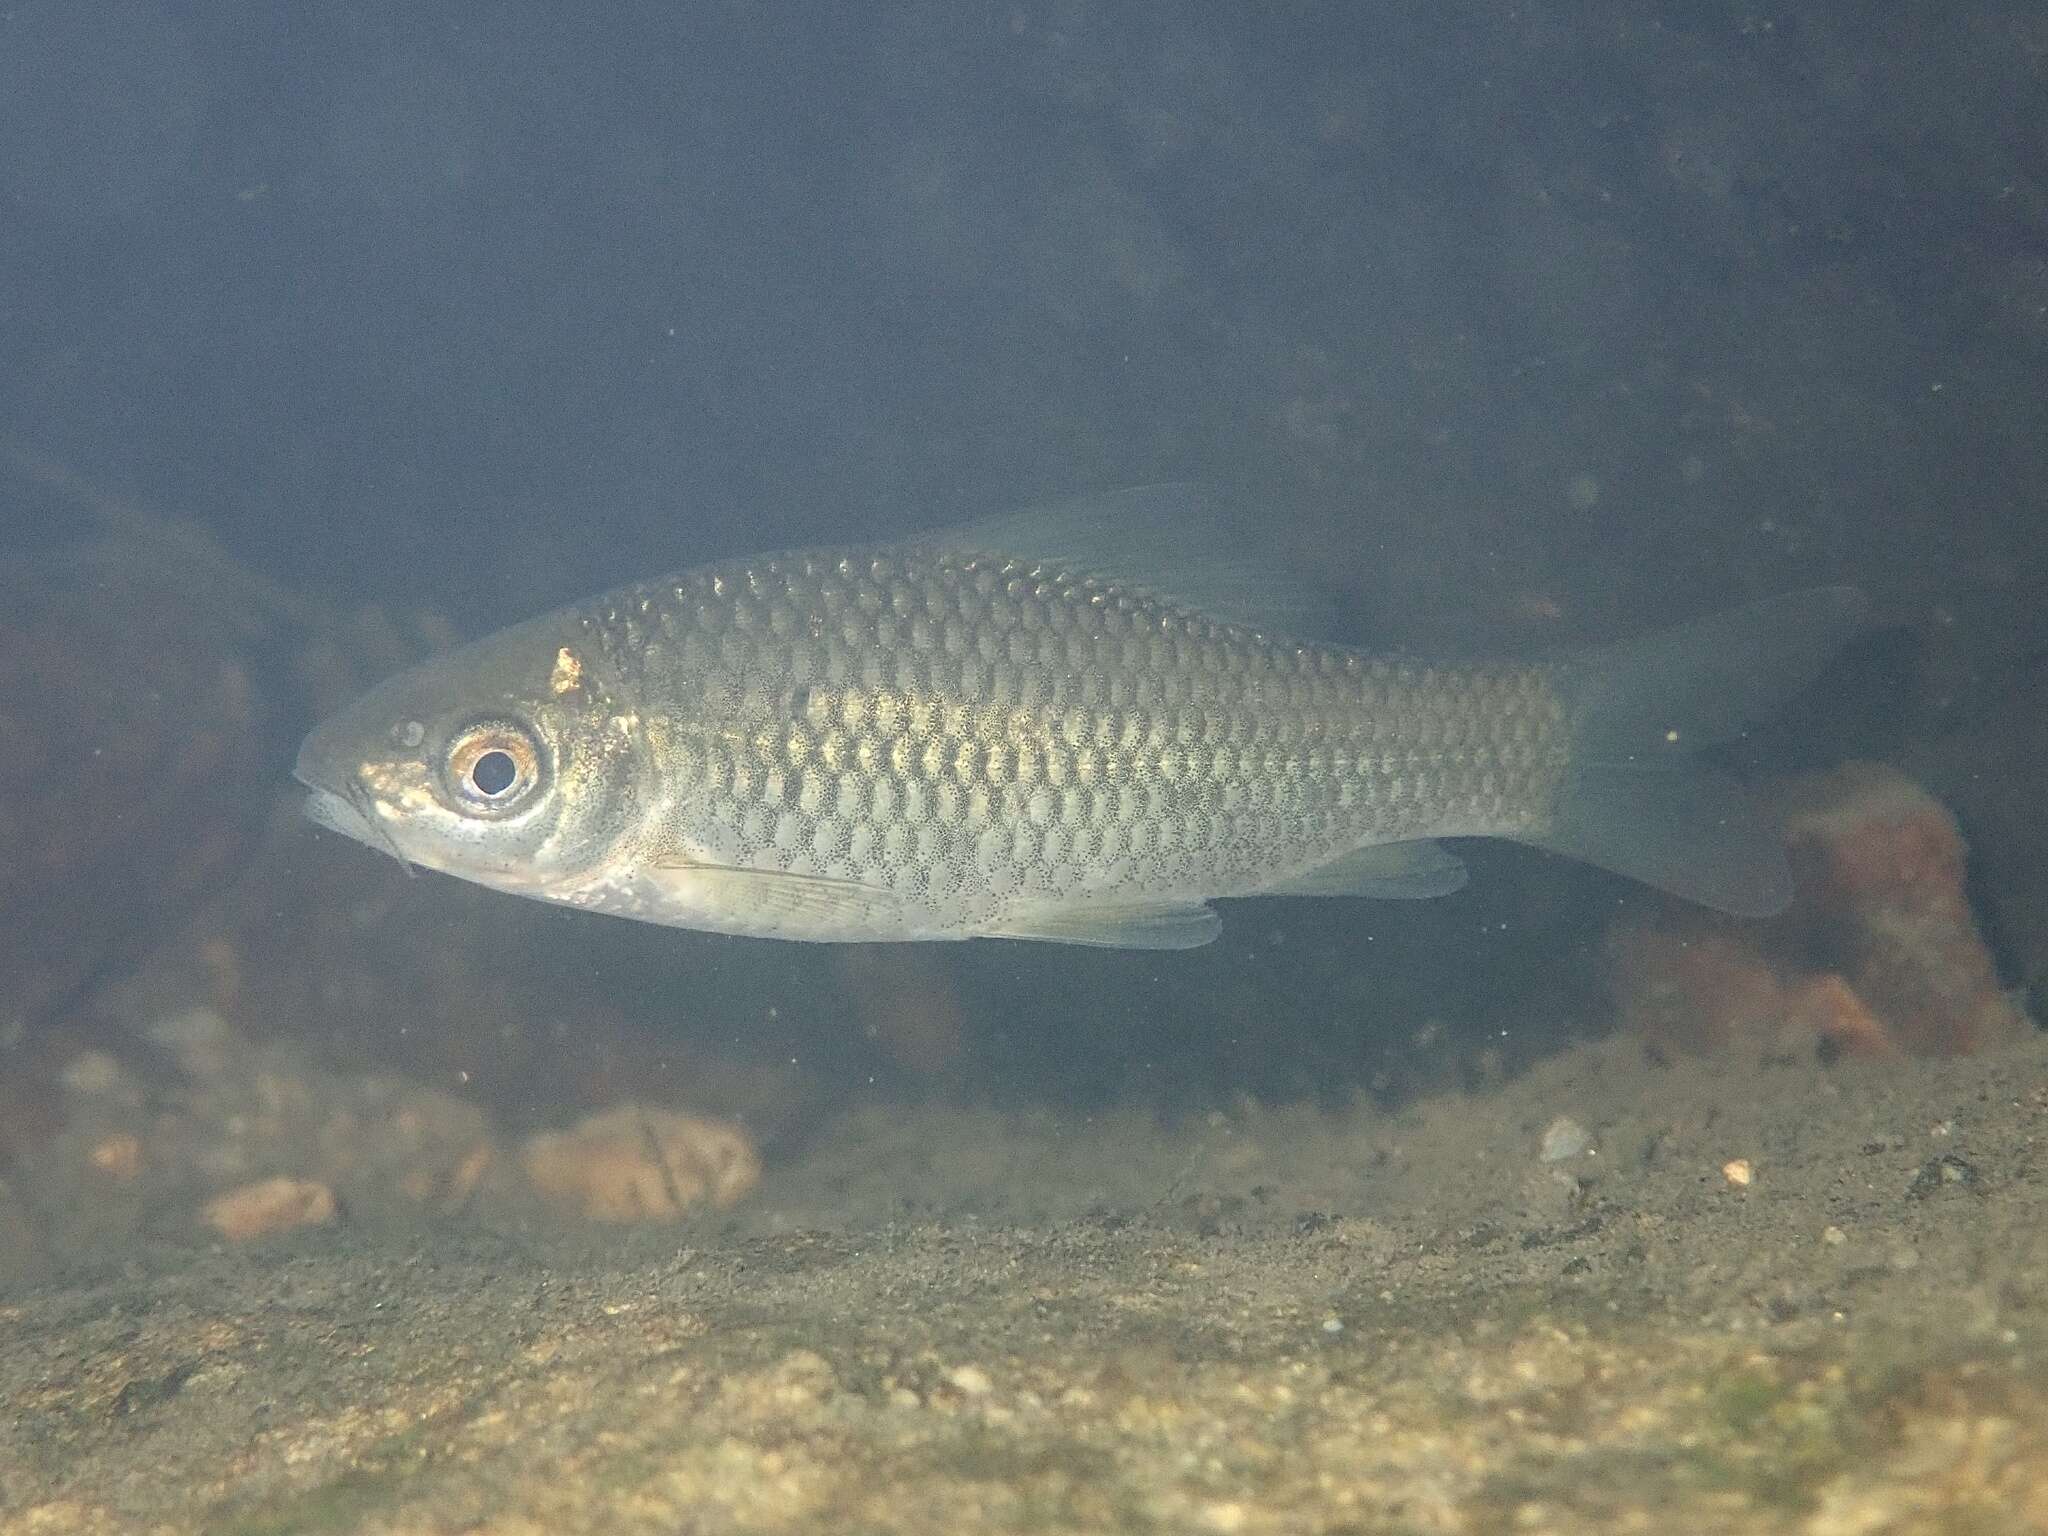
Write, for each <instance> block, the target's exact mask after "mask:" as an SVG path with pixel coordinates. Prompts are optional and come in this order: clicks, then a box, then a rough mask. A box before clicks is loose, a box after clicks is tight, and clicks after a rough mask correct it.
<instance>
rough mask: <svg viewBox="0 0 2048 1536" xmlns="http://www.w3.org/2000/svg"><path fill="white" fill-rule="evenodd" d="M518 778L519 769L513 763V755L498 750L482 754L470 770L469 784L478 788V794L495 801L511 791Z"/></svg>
mask: <svg viewBox="0 0 2048 1536" xmlns="http://www.w3.org/2000/svg"><path fill="white" fill-rule="evenodd" d="M518 777H519V767H518V765H517V764H516V763H514V762H513V761H512V754H511V753H509V752H500V751H496V750H493V751H490V752H485V753H483V754H481V755H480V756H479V757H478V758H477V760H476V761H475V762H474V763H473V764H471V765H470V770H469V782H470V783H471V784H473V785H475V786H476V792H477V793H478V794H480V795H483V796H486V797H488V798H490V799H493V800H495V799H496V798H497V797H498V796H500V795H502V794H504V793H505V791H506V790H508V789H510V788H511V787H512V785H513V783H514V781H515V780H517V779H518Z"/></svg>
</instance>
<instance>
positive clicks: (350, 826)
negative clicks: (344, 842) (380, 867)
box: [292, 773, 377, 843]
mask: <svg viewBox="0 0 2048 1536" xmlns="http://www.w3.org/2000/svg"><path fill="white" fill-rule="evenodd" d="M292 777H293V778H295V779H297V780H298V781H299V782H300V783H301V784H303V785H305V786H306V803H305V805H304V806H303V807H302V809H303V810H304V811H305V813H306V819H307V820H308V821H310V822H312V823H313V824H314V825H315V826H318V827H325V828H326V829H327V830H328V831H330V832H339V833H340V834H341V835H342V836H343V837H352V838H354V839H355V840H356V841H357V842H359V843H373V842H375V841H377V834H376V833H375V832H374V831H373V830H372V829H371V827H370V823H369V822H368V821H367V820H366V819H365V818H364V816H363V813H362V812H361V811H359V810H357V809H356V807H355V806H354V805H353V804H351V803H350V801H349V798H348V797H347V796H346V795H339V794H336V793H335V792H334V791H333V790H331V789H329V788H327V787H326V786H325V785H324V784H316V783H314V782H313V781H312V780H311V779H309V778H307V777H306V776H305V775H304V774H303V773H295V774H293V775H292Z"/></svg>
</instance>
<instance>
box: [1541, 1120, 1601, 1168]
mask: <svg viewBox="0 0 2048 1536" xmlns="http://www.w3.org/2000/svg"><path fill="white" fill-rule="evenodd" d="M1592 1150H1593V1133H1592V1132H1591V1131H1589V1130H1587V1129H1586V1128H1585V1127H1584V1126H1583V1125H1581V1124H1579V1122H1578V1121H1576V1120H1574V1119H1573V1118H1572V1117H1571V1116H1570V1115H1559V1116H1558V1117H1557V1118H1556V1119H1555V1120H1553V1121H1551V1122H1550V1124H1548V1125H1546V1126H1545V1127H1544V1128H1543V1141H1542V1144H1541V1147H1540V1149H1539V1151H1538V1156H1540V1157H1541V1158H1542V1159H1543V1161H1544V1162H1546V1163H1568V1162H1570V1161H1571V1160H1572V1159H1573V1158H1575V1157H1584V1156H1585V1155H1586V1154H1587V1153H1588V1152H1591V1151H1592Z"/></svg>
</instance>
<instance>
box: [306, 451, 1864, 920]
mask: <svg viewBox="0 0 2048 1536" xmlns="http://www.w3.org/2000/svg"><path fill="white" fill-rule="evenodd" d="M1219 505H1220V504H1219V503H1218V502H1216V501H1215V499H1214V498H1211V497H1209V496H1208V495H1206V494H1205V493H1203V492H1202V491H1200V490H1199V489H1198V488H1193V487H1187V486H1179V485H1169V486H1146V487H1141V488H1138V489H1135V490H1126V491H1120V492H1113V493H1109V494H1106V495H1093V496H1087V497H1080V498H1076V499H1073V500H1070V501H1066V502H1061V503H1057V504H1054V505H1052V506H1048V507H1041V508H1035V509H1030V510H1027V511H1025V512H1021V513H1015V514H1009V515H1005V516H999V517H995V518H989V519H984V520H981V521H979V522H974V523H969V524H966V525H964V526H961V527H957V528H953V529H949V530H942V531H938V532H933V533H928V534H923V535H917V536H912V537H910V538H907V539H902V540H898V541H894V542H889V543H878V544H874V545H869V546H864V547H853V548H844V549H832V548H818V549H800V550H795V551H791V552H787V553H780V554H771V555H763V556H758V557H754V558H748V559H738V560H729V561H724V562H718V563H713V564H709V565H704V566H701V567H698V568H695V569H691V570H686V571H683V572H681V573H679V574H676V575H673V576H668V577H664V578H662V579H659V580H654V581H647V582H640V583H636V584H632V585H628V586H624V587H621V588H618V589H616V590H614V591H611V592H608V593H606V594H604V595H602V596H599V597H596V598H592V599H590V600H588V601H585V602H580V603H575V604H572V605H570V606H568V607H565V608H562V609H559V610H557V611H556V612H553V613H550V614H546V615H543V616H541V617H538V618H533V619H529V620H526V621H524V622H521V623H516V624H513V625H512V626H511V627H509V628H506V629H503V630H500V631H499V632H497V633H495V634H492V635H489V636H487V637H485V638H483V639H480V640H477V641H474V642H472V643H470V644H469V645H467V646H464V647H462V648H461V649H458V650H455V651H452V652H449V653H447V654H444V655H442V656H439V657H437V658H434V659H430V660H428V661H426V662H424V663H422V664H421V665H419V666H417V667H415V668H413V669H412V670H410V671H407V672H404V673H401V674H399V675H398V676H396V677H393V678H390V679H388V680H386V681H385V682H383V683H381V684H379V685H378V686H376V687H375V688H373V689H372V690H371V691H370V692H369V693H367V694H366V695H365V696H364V697H362V698H361V699H359V700H357V701H356V702H355V703H354V704H352V705H350V706H348V707H346V708H345V709H343V710H342V711H341V712H340V713H339V714H337V715H336V716H335V717H333V718H332V719H329V720H327V721H326V722H324V723H322V724H320V725H319V726H318V727H317V728H315V729H314V730H313V732H312V733H311V734H310V735H309V736H308V737H307V738H306V740H305V743H304V745H303V747H302V749H301V751H300V753H299V757H298V762H297V767H296V777H297V778H298V780H299V781H300V782H301V783H302V784H303V785H304V786H305V788H306V790H307V798H306V810H307V813H308V814H309V815H310V816H311V818H312V819H313V820H314V821H315V822H317V823H319V824H320V825H322V826H325V827H327V828H329V829H331V830H333V831H335V832H339V833H342V834H345V835H347V836H349V837H352V838H355V839H356V840H358V841H360V842H363V843H365V844H367V845H369V846H371V847H373V848H377V849H380V850H382V851H383V852H385V853H388V854H390V855H392V856H394V857H396V858H397V859H399V860H400V861H401V862H402V863H404V864H406V865H407V866H408V867H411V866H419V867H422V868H425V869H429V870H435V871H440V872H443V873H446V874H449V875H453V876H457V877H460V878H462V879H465V880H469V881H473V882H476V883H479V884H482V885H485V886H489V887H493V888H495V889H497V890H500V891H505V892H511V893H514V894H517V895H521V896H526V897H530V898H535V899H539V900H543V901H548V902H555V903H559V904H562V905H565V906H569V907H574V908H580V909H584V910H587V911H593V912H603V913H610V914H614V915H618V916H622V917H626V918H632V919H637V920H640V921H643V922H650V923H660V924H667V925H670V926H674V927H681V928H690V929H700V930H708V931H712V932H720V933H729V934H747V935H755V936H761V937H770V938H779V939H791V940H809V941H838V942H867V941H885V940H953V939H969V938H1008V939H1028V940H1043V941H1050V942H1058V943H1069V944H1087V945H1098V946H1108V947H1124V948H1137V949H1185V948H1192V947H1194V946H1196V945H1200V944H1205V943H1207V942H1209V941H1210V940H1212V939H1214V938H1215V937H1216V935H1217V933H1218V931H1219V930H1220V927H1221V919H1220V918H1219V916H1218V915H1217V912H1216V909H1215V908H1214V906H1213V905H1211V903H1212V902H1214V901H1216V900H1219V899H1228V898H1235V897H1246V896H1358V897H1378V898H1395V899H1398V898H1422V897H1436V896H1443V895H1447V894H1449V893H1451V892H1453V891H1455V890H1457V889H1459V888H1460V887H1461V886H1462V885H1464V883H1465V880H1466V870H1465V865H1464V863H1463V861H1461V860H1460V859H1459V858H1458V857H1457V855H1456V854H1455V853H1454V852H1453V851H1452V850H1451V849H1449V848H1447V847H1446V846H1445V845H1444V842H1443V840H1444V839H1458V838H1504V839H1508V840H1511V841H1514V842H1517V843H1522V844H1527V845H1531V846H1534V847H1536V848H1540V849H1546V850H1549V851H1551V852H1553V853H1557V854H1562V855H1566V856H1569V857H1572V858H1575V859H1579V860H1583V861H1586V862H1588V863H1591V864H1595V865H1598V866H1601V867H1604V868H1606V869H1608V870H1612V871H1616V872H1618V873H1620V874H1622V875H1625V876H1629V877H1632V878H1633V879H1635V880H1637V881H1640V882H1643V883H1646V884H1648V885H1650V886H1654V887H1656V888H1658V889H1660V890H1663V891H1666V892H1670V893H1673V894H1675V895H1677V896H1680V897H1683V898H1686V899H1689V900H1691V901H1693V902H1697V903H1701V904H1703V905H1705V906H1708V907H1712V908H1718V909H1719V910H1721V911H1724V912H1729V913H1734V914H1738V915H1746V916H1762V915H1768V914H1771V913H1774V912H1777V911H1780V910H1782V909H1783V908H1784V907H1785V905H1786V904H1787V903H1788V902H1789V900H1790V899H1791V895H1792V881H1791V875H1790V872H1789V869H1788V866H1787V862H1786V857H1785V853H1784V850H1783V846H1782V841H1781V839H1780V838H1779V836H1778V834H1777V832H1776V831H1775V830H1774V829H1773V828H1772V827H1771V826H1770V825H1769V823H1768V822H1767V821H1766V820H1765V819H1763V818H1761V817H1760V816H1759V815H1758V814H1757V812H1756V811H1755V810H1754V809H1753V807H1752V805H1751V804H1750V802H1749V800H1748V799H1747V797H1746V796H1745V794H1744V792H1743V791H1742V789H1741V788H1740V786H1739V785H1738V784H1737V783H1736V782H1735V781H1733V780H1732V779H1731V778H1730V777H1729V776H1727V775H1726V774H1725V773H1724V772H1723V771H1722V770H1720V769H1719V768H1716V767H1714V766H1712V765H1711V764H1710V762H1709V761H1708V760H1705V759H1702V758H1701V757H1700V756H1699V755H1698V754H1699V752H1700V750H1701V749H1702V748H1706V747H1710V746H1713V745H1715V744H1717V743H1723V742H1727V741H1729V740H1731V739H1733V738H1735V737H1737V736H1739V735H1740V734H1741V733H1742V731H1743V730H1744V728H1745V727H1746V726H1748V725H1750V724H1752V723H1754V722H1756V721H1758V720H1761V719H1763V718H1765V717H1766V716H1768V715H1770V714H1771V713H1773V712H1774V711H1776V710H1777V709H1779V708H1780V707H1781V706H1782V705H1784V704H1785V703H1786V702H1787V701H1788V700H1789V699H1791V698H1792V697H1793V696H1794V695H1795V694H1797V693H1798V692H1799V691H1800V690H1801V689H1803V688H1805V687H1807V686H1808V685H1809V684H1811V683H1812V682H1813V681H1814V680H1815V679H1816V678H1817V677H1818V676H1819V674H1820V673H1821V672H1822V670H1823V669H1824V668H1825V667H1826V665H1827V664H1828V663H1829V661H1830V660H1831V659H1832V658H1833V657H1834V655H1835V654H1836V652H1837V651H1838V650H1839V649H1840V648H1841V647H1842V645H1843V644H1844V643H1845V642H1846V641H1847V640H1848V639H1849V638H1850V637H1851V636H1852V635H1853V634H1854V633H1855V632H1856V630H1857V629H1858V628H1859V627H1860V625H1861V624H1862V622H1863V614H1864V607H1865V604H1864V599H1863V597H1862V595H1861V594H1860V593H1859V592H1858V591H1857V590H1856V589H1855V588H1853V587H1846V586H1838V587H1823V588H1818V589H1812V590H1807V591H1800V592H1792V593H1785V594H1781V595H1778V596H1775V597H1767V598H1764V599H1762V600H1761V601H1758V602H1754V603H1752V604H1750V605H1749V606H1747V607H1742V608H1737V609H1735V610H1733V611H1731V612H1727V613H1722V614H1718V615H1714V616H1710V617H1707V618H1703V619H1697V620H1694V621H1692V622H1691V623H1688V624H1684V625H1681V626H1679V627H1678V628H1676V629H1672V630H1669V631H1666V632H1664V633H1662V634H1658V635H1653V636H1651V637H1649V638H1647V639H1642V640H1636V641H1632V642H1624V643H1621V644H1617V645H1611V646H1606V647H1599V648H1591V649H1586V650H1582V651H1578V652H1573V653H1568V654H1564V655H1560V656H1555V657H1549V658H1538V659H1524V660H1430V659H1423V658H1417V657H1412V656H1407V655H1400V654H1389V655H1380V654H1373V653H1369V652H1366V651H1363V650H1359V649H1355V648H1352V647H1349V646H1346V645H1343V644H1339V643H1337V642H1336V641H1335V640H1333V639H1331V638H1329V637H1328V631H1329V630H1330V629H1331V628H1332V625H1331V622H1330V604H1329V603H1328V601H1327V599H1326V598H1324V597H1323V596H1321V595H1320V594H1318V593H1317V591H1316V590H1315V588H1314V584H1313V583H1312V582H1309V581H1306V580H1304V579H1302V578H1299V577H1295V576H1290V575H1289V574H1288V573H1286V572H1284V571H1280V570H1278V569H1277V568H1275V567H1273V566H1272V565H1271V563H1270V562H1263V561H1261V560H1259V559H1257V558H1256V557H1255V556H1251V555H1248V554H1247V550H1248V549H1249V548H1250V547H1252V546H1253V545H1254V544H1255V543H1256V540H1255V539H1252V538H1249V537H1247V535H1246V534H1245V532H1244V530H1243V528H1242V526H1241V525H1235V526H1234V525H1233V524H1232V523H1231V522H1230V520H1229V519H1228V518H1227V517H1225V516H1220V515H1219V514H1218V512H1217V508H1218V506H1219Z"/></svg>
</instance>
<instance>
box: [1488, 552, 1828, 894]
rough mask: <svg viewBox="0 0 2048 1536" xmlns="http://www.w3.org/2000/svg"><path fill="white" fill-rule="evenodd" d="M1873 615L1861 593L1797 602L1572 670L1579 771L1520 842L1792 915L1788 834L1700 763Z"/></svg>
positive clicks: (1575, 767) (1793, 690) (1797, 597)
mask: <svg viewBox="0 0 2048 1536" xmlns="http://www.w3.org/2000/svg"><path fill="white" fill-rule="evenodd" d="M1864 608H1865V604H1864V599H1863V594H1862V593H1860V592H1858V591H1857V590H1856V589H1855V588H1854V587H1818V588H1814V589H1812V590H1810V591H1805V592H1788V593H1785V594H1783V595H1782V596H1779V597H1770V598H1765V599H1764V600H1763V601H1762V602H1758V603H1752V604H1750V605H1749V606H1747V607H1744V608H1737V609H1734V610H1732V611H1730V612H1727V613H1720V614H1714V615H1712V616H1711V617H1708V618H1704V619H1698V620H1695V621H1694V622H1692V623H1690V624H1684V625H1680V626H1679V627H1678V628H1676V629H1673V630H1669V631H1666V632H1665V633H1663V634H1661V635H1653V636H1651V637H1649V638H1648V639H1646V640H1639V641H1633V642H1629V643H1625V644H1622V645H1617V646H1612V647H1609V648H1607V649H1605V650H1601V651H1595V652H1593V653H1591V654H1590V655H1588V656H1585V657H1583V658H1581V659H1579V660H1576V661H1574V662H1571V663H1569V664H1568V665H1567V666H1566V667H1565V668H1564V669H1563V675H1562V684H1563V687H1564V690H1565V695H1566V701H1567V707H1568V709H1569V710H1570V714H1571V718H1572V723H1573V748H1572V765H1571V769H1570V771H1569V773H1568V774H1567V776H1566V779H1565V782H1564V785H1563V786H1562V788H1561V789H1560V791H1559V794H1558V800H1557V804H1556V806H1555V809H1554V812H1553V815H1552V817H1551V820H1550V823H1549V825H1548V826H1547V827H1545V828H1543V829H1542V830H1541V832H1540V833H1535V834H1532V835H1530V836H1528V837H1527V838H1525V839H1523V840H1524V841H1527V842H1530V843H1534V844H1535V845H1537V846H1538V847H1542V848H1548V849H1550V850H1552V851H1553V852H1556V853H1561V854H1565V855H1568V856H1569V857H1571V858H1575V859H1583V860H1585V861H1586V862H1587V863H1589V864H1598V865H1599V866H1601V867H1602V868H1603V869H1611V870H1614V871H1615V872H1616V873H1618V874H1623V875H1628V876H1630V877H1631V878H1633V879H1636V880H1641V881H1643V882H1644V883H1645V884H1648V885H1654V886H1656V887H1657V888H1658V889H1660V890H1665V891H1670V892H1671V893H1673V894H1674V895H1678V896H1683V897H1685V898H1687V899H1688V900H1691V901H1697V902H1699V903H1701V904H1702V905H1704V906H1709V907H1718V908H1719V909H1720V910H1721V911H1723V912H1732V913H1735V914H1737V915H1739V916H1744V917H1768V916H1770V915H1771V914H1772V913H1775V912H1782V911H1783V910H1784V909H1785V907H1786V906H1787V904H1789V903H1790V901H1791V900H1792V873H1791V870H1790V868H1789V867H1788V866H1787V864H1786V862H1785V850H1784V845H1783V843H1782V841H1781V839H1780V837H1779V835H1778V831H1777V829H1776V828H1775V827H1773V826H1770V825H1768V824H1767V823H1766V822H1765V821H1764V820H1763V819H1762V818H1761V817H1760V816H1759V815H1758V814H1757V812H1756V809H1755V808H1754V807H1753V806H1752V805H1751V804H1750V802H1749V800H1748V798H1747V797H1746V796H1745V795H1744V794H1743V792H1742V790H1741V788H1740V787H1739V786H1738V785H1737V784H1736V783H1735V782H1734V781H1733V780H1732V779H1730V778H1729V777H1728V776H1727V775H1726V774H1723V773H1721V772H1719V771H1718V770H1716V769H1713V768H1711V767H1708V766H1707V765H1705V764H1703V763H1701V762H1699V761H1698V760H1697V759H1696V758H1695V757H1694V756H1693V754H1694V753H1695V752H1696V751H1697V750H1699V749H1700V748H1702V747H1708V746H1712V745H1714V744H1715V743H1716V742H1722V741H1727V740H1729V739H1731V738H1733V737H1735V736H1737V735H1739V734H1741V732H1742V729H1743V727H1745V726H1747V725H1751V724H1754V723H1756V722H1757V721H1760V720H1763V719H1766V718H1768V717H1769V716H1770V715H1772V714H1773V713H1775V712H1776V711H1777V710H1778V709H1779V708H1780V707H1781V706H1782V705H1783V704H1784V703H1785V702H1786V700H1788V699H1790V698H1791V697H1792V696H1793V695H1795V694H1797V693H1798V692H1799V691H1800V690H1801V689H1803V688H1805V687H1806V686H1807V685H1808V684H1810V683H1811V682H1813V680H1814V679H1815V678H1817V677H1819V676H1820V674H1821V671H1822V669H1824V668H1825V667H1826V666H1827V664H1828V662H1829V661H1830V660H1831V659H1832V658H1833V657H1834V655H1835V653H1836V652H1837V651H1839V650H1840V649H1841V648H1842V646H1843V645H1844V644H1845V643H1846V642H1847V641H1848V640H1849V638H1850V636H1852V635H1853V634H1855V632H1856V630H1857V629H1858V628H1859V627H1860V625H1861V624H1862V622H1863V614H1864Z"/></svg>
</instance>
